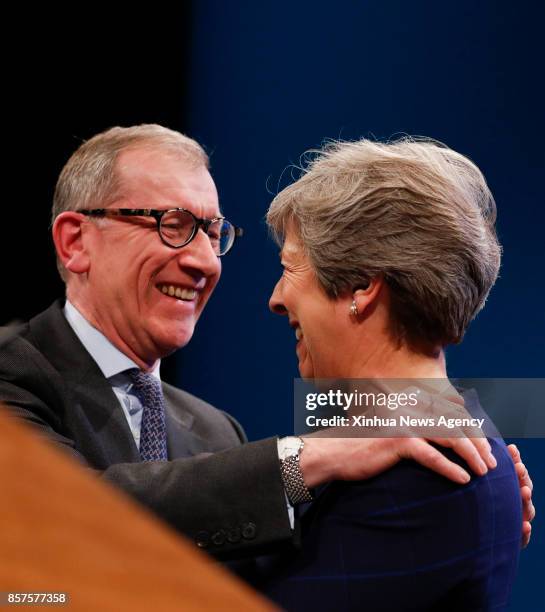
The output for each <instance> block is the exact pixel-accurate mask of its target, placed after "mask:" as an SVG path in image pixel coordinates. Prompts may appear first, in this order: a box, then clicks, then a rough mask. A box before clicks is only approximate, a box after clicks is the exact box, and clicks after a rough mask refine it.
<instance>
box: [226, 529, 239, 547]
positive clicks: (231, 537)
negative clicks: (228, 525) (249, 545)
mask: <svg viewBox="0 0 545 612" xmlns="http://www.w3.org/2000/svg"><path fill="white" fill-rule="evenodd" d="M241 537H242V534H241V533H240V529H239V528H238V527H233V529H229V531H228V532H227V540H228V541H229V542H231V544H236V542H240V539H241Z"/></svg>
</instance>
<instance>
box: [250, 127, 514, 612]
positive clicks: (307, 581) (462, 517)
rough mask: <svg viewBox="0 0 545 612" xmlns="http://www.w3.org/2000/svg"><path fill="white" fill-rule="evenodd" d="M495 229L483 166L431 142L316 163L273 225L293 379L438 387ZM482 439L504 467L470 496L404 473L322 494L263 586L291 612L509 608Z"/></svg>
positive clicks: (506, 488)
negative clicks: (295, 549) (292, 343)
mask: <svg viewBox="0 0 545 612" xmlns="http://www.w3.org/2000/svg"><path fill="white" fill-rule="evenodd" d="M495 218H496V208H495V203H494V200H493V197H492V194H491V193H490V190H489V189H488V186H487V184H486V181H485V179H484V177H483V175H482V174H481V172H480V171H479V169H478V168H477V167H476V166H475V165H474V164H473V163H472V162H471V161H469V160H468V159H467V158H465V157H463V156H462V155H460V154H458V153H456V152H454V151H452V150H450V149H448V148H446V147H444V146H443V145H441V144H439V143H436V142H433V141H427V140H414V139H409V138H404V139H401V140H398V141H396V142H392V143H387V144H381V143H376V142H371V141H368V140H361V141H358V142H349V143H334V144H332V145H330V146H327V147H326V148H325V150H323V151H321V152H319V153H318V155H317V157H316V158H315V159H314V160H313V161H312V162H311V163H310V165H309V167H308V168H307V169H306V170H305V172H304V173H303V175H302V176H301V178H300V179H299V180H298V181H296V182H295V183H294V184H292V185H290V186H289V187H287V188H286V189H284V190H283V191H282V192H281V193H279V194H278V195H277V196H276V198H275V199H274V201H273V202H272V204H271V207H270V209H269V212H268V215H267V222H268V224H269V227H270V228H271V230H272V231H273V233H274V235H275V237H276V238H277V239H278V241H279V243H280V244H281V246H282V265H283V267H284V272H283V275H282V277H281V279H280V280H279V281H278V283H277V285H276V287H275V289H274V292H273V294H272V297H271V299H270V307H271V309H272V310H273V311H274V312H276V313H278V314H283V315H287V316H288V317H289V323H290V325H291V326H292V327H293V328H294V329H295V334H296V337H297V348H296V352H297V356H298V359H299V371H300V373H301V376H302V377H303V378H335V379H337V378H344V379H347V378H350V379H376V378H380V379H386V378H397V379H435V380H436V381H437V380H441V379H442V380H443V381H445V383H446V382H447V372H446V365H445V359H444V352H443V349H444V347H445V346H447V345H448V344H455V343H459V342H461V340H462V338H463V336H464V333H465V331H466V329H467V326H468V325H469V323H470V321H471V320H472V319H473V318H474V317H475V315H476V314H477V313H478V312H479V311H480V310H481V308H482V307H483V305H484V303H485V300H486V298H487V296H488V293H489V291H490V289H491V287H492V285H493V284H494V282H495V280H496V278H497V275H498V270H499V266H500V253H501V249H500V245H499V243H498V240H497V237H496V233H495V229H494V223H495ZM465 399H466V404H467V401H468V398H467V397H466V398H465ZM477 408H478V406H477ZM490 443H491V445H492V448H493V452H494V455H495V457H496V459H497V462H498V467H497V468H496V470H493V471H492V472H491V473H490V475H487V476H484V477H481V478H476V479H474V480H473V481H472V482H471V483H469V484H468V485H463V486H462V485H455V484H453V483H450V482H448V481H444V480H441V479H440V478H437V477H436V476H435V475H434V474H432V473H431V472H426V471H425V470H423V469H421V468H420V467H419V466H417V465H416V464H413V463H411V462H405V463H401V464H399V465H398V466H396V467H394V468H393V469H391V470H390V471H389V472H387V473H385V474H383V475H381V476H378V477H376V478H373V479H371V480H368V481H365V482H362V483H353V484H349V483H334V484H332V485H329V486H327V487H325V488H324V489H322V490H321V491H318V492H316V500H315V502H314V503H313V504H312V506H311V507H310V509H309V510H308V511H307V512H306V513H305V514H304V516H303V518H302V525H303V527H302V538H303V546H302V549H301V552H300V553H298V554H295V555H293V556H292V557H290V558H289V559H284V560H282V563H280V564H279V566H278V567H279V569H277V570H276V571H273V572H272V574H269V576H270V575H272V576H273V578H270V579H269V580H268V582H267V583H266V584H265V585H264V586H263V585H261V588H264V590H265V592H266V593H268V595H269V596H270V597H272V598H273V599H274V600H276V601H277V602H279V603H280V604H281V605H283V606H284V607H286V608H287V609H288V610H292V609H293V610H317V611H322V610H368V611H370V612H375V611H377V610H392V611H393V610H395V611H401V610H419V611H421V610H442V611H444V610H456V611H462V610H463V611H464V612H467V611H469V610H489V609H494V610H501V609H504V608H505V607H506V606H507V602H508V597H509V593H510V590H511V585H512V582H513V579H514V576H515V571H516V567H517V562H518V551H519V544H520V524H521V503H520V494H519V485H518V482H517V475H516V473H515V470H514V469H513V464H512V462H511V459H510V457H509V453H508V451H507V449H506V447H505V445H504V443H503V441H502V440H501V439H491V440H490ZM446 454H448V452H447V453H446ZM303 457H304V449H303V450H302V451H301V461H303ZM449 457H453V458H454V455H450V454H449ZM348 469H349V468H348ZM307 484H308V483H307ZM269 571H270V568H269Z"/></svg>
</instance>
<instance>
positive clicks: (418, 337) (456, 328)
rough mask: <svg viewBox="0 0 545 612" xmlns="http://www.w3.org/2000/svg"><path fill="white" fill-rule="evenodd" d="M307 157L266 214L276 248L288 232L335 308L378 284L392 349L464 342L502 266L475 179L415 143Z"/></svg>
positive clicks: (440, 152)
mask: <svg viewBox="0 0 545 612" xmlns="http://www.w3.org/2000/svg"><path fill="white" fill-rule="evenodd" d="M310 153H312V154H314V157H313V158H312V159H311V161H310V162H309V163H308V164H307V166H306V168H304V169H303V173H302V175H301V177H300V178H299V179H298V180H297V181H296V182H295V183H293V184H291V185H290V186H288V187H286V188H285V189H284V190H283V191H281V192H280V193H279V194H278V195H277V196H276V197H275V198H274V200H273V202H272V204H271V206H270V208H269V211H268V213H267V223H268V225H269V227H270V228H271V230H272V232H273V235H274V237H275V239H276V240H277V241H278V242H279V244H281V243H282V242H283V237H284V235H285V231H286V227H287V224H288V223H290V222H291V223H293V224H294V227H295V228H296V229H297V231H298V232H299V237H300V240H301V242H302V245H303V247H304V249H305V252H306V254H307V256H308V257H309V260H310V262H311V263H312V265H313V267H314V269H315V272H316V275H317V278H318V280H319V282H320V283H321V285H322V286H323V288H324V289H325V291H326V292H327V294H328V295H329V296H331V297H332V298H335V297H337V296H338V295H340V294H342V293H344V292H348V291H349V292H352V291H354V290H355V289H356V288H358V287H361V286H364V285H365V284H366V283H367V282H368V281H369V280H370V279H371V278H373V277H377V276H379V275H381V276H382V277H383V278H384V279H385V281H386V283H387V285H388V286H389V288H390V294H391V331H392V332H393V334H394V337H395V338H396V339H397V340H398V341H403V340H405V341H408V342H409V343H411V344H414V343H416V344H421V343H422V342H425V343H432V344H437V343H441V344H443V345H445V344H449V343H457V342H460V341H461V339H462V337H463V335H464V332H465V330H466V328H467V326H468V324H469V322H470V321H471V320H472V319H473V317H475V315H476V314H477V312H479V310H480V309H481V308H482V307H483V305H484V303H485V300H486V297H487V296H488V293H489V291H490V289H491V288H492V285H493V284H494V282H495V280H496V278H497V275H498V270H499V266H500V256H501V247H500V245H499V243H498V239H497V236H496V232H495V228H494V224H495V221H496V205H495V202H494V198H493V197H492V194H491V192H490V189H489V188H488V185H487V184H486V181H485V178H484V176H483V175H482V173H481V171H480V170H479V169H478V168H477V166H476V165H475V164H474V163H473V162H471V161H470V160H469V159H467V158H466V157H464V156H463V155H460V154H459V153H456V152H455V151H453V150H452V149H449V148H448V147H446V146H445V145H443V144H441V143H439V142H436V141H432V140H427V139H420V138H419V139H415V138H410V137H403V138H401V139H399V140H396V141H392V142H387V143H379V142H373V141H370V140H366V139H362V140H359V141H356V142H333V143H329V144H327V145H326V146H325V147H324V148H323V149H322V150H321V151H312V152H310Z"/></svg>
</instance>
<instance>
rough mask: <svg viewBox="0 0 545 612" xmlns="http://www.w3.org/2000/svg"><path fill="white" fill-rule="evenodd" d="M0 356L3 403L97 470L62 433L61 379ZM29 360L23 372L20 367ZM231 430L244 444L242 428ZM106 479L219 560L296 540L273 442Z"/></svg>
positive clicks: (122, 468) (137, 466)
mask: <svg viewBox="0 0 545 612" xmlns="http://www.w3.org/2000/svg"><path fill="white" fill-rule="evenodd" d="M0 350H1V352H2V353H4V354H3V355H2V358H0V401H2V402H4V403H5V404H6V405H8V407H9V409H10V411H11V412H12V414H14V415H15V416H16V417H18V418H21V419H22V420H24V421H25V422H27V423H28V424H29V425H31V426H32V427H34V429H35V430H36V431H37V432H38V433H39V434H40V435H42V436H44V437H45V438H47V439H48V440H50V441H51V442H53V443H54V444H55V445H56V446H57V447H58V448H61V449H62V450H63V451H64V452H67V453H68V454H69V455H71V457H72V458H75V459H76V460H78V461H79V462H81V463H82V464H83V465H85V466H87V467H92V466H90V465H89V463H88V461H87V460H86V458H85V457H84V456H83V455H82V454H81V453H80V452H78V450H77V448H76V445H75V443H74V440H73V439H72V438H71V436H70V432H68V431H66V429H65V428H64V426H63V418H62V414H60V413H59V410H58V406H62V405H63V403H64V400H63V397H62V396H63V394H62V390H61V389H62V380H60V377H59V374H58V373H57V372H56V371H55V370H54V369H53V368H51V366H49V364H48V363H47V362H46V361H45V360H43V362H39V363H38V362H36V363H34V364H29V363H28V362H29V361H32V359H34V358H35V355H32V354H24V355H21V354H17V352H15V354H14V353H12V354H10V358H9V359H6V353H5V347H0ZM23 358H24V360H25V363H24V364H22V363H20V364H17V363H14V362H15V361H17V359H23ZM7 364H9V366H8V365H7ZM31 365H32V366H34V367H30V366H31ZM23 366H25V367H23ZM25 372H28V374H26V373H25ZM54 407H57V409H55V408H54ZM233 427H235V429H236V431H237V435H238V436H239V438H240V439H241V441H242V440H244V433H243V431H242V429H241V428H240V426H238V424H237V426H235V425H233ZM101 477H102V478H103V479H104V480H106V481H108V482H110V483H112V484H114V485H115V486H117V487H118V488H120V489H122V490H123V491H124V492H126V493H128V494H129V495H131V496H132V497H133V498H135V499H137V500H138V501H139V502H141V503H142V504H143V505H145V506H147V507H148V508H149V509H150V510H152V511H153V512H155V513H156V514H157V515H158V516H159V517H161V518H162V519H163V520H165V521H167V522H168V523H170V524H171V525H172V526H173V527H174V528H175V529H177V530H178V531H180V532H182V533H183V534H185V535H186V536H187V537H189V538H191V539H192V540H193V541H194V542H195V543H196V544H197V546H199V547H200V548H202V549H204V550H207V551H208V552H210V553H211V554H213V555H215V556H217V557H218V558H235V557H244V556H250V555H252V556H253V555H255V554H257V553H260V552H272V551H274V550H275V549H277V548H278V547H281V546H282V545H285V544H287V543H289V542H291V540H292V537H293V532H292V530H291V527H290V524H289V517H288V513H287V510H286V502H285V495H284V488H283V484H282V479H281V475H280V469H279V463H278V452H277V443H276V439H275V438H271V439H268V440H262V441H260V442H254V443H250V444H243V445H241V446H239V447H236V448H233V449H230V450H226V451H222V452H219V453H213V454H202V455H198V456H196V457H191V458H184V459H175V460H173V461H168V462H149V463H118V464H114V465H111V466H109V467H108V468H107V469H105V470H104V471H102V472H101Z"/></svg>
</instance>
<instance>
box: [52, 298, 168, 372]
mask: <svg viewBox="0 0 545 612" xmlns="http://www.w3.org/2000/svg"><path fill="white" fill-rule="evenodd" d="M63 312H64V316H65V317H66V320H67V321H68V324H69V325H70V327H71V328H72V329H73V330H74V333H75V334H76V336H77V337H78V338H79V340H80V342H81V343H82V344H83V346H84V347H85V348H86V349H87V352H88V353H89V354H90V355H91V357H92V358H93V359H94V360H95V361H96V362H97V365H98V367H99V368H100V370H101V371H102V373H103V374H104V376H105V377H106V378H111V377H112V376H115V375H117V374H120V373H122V372H125V371H126V370H128V369H130V368H136V369H139V367H138V366H137V365H136V363H134V361H133V360H132V359H130V358H129V357H127V355H125V353H122V352H121V351H120V350H119V349H118V348H117V347H116V346H114V345H113V344H112V343H111V342H110V341H109V340H108V338H106V336H105V335H104V334H103V333H102V332H100V331H98V329H96V327H93V326H92V325H91V324H90V323H89V321H87V319H86V318H85V317H84V316H83V315H82V314H81V313H80V312H79V310H78V309H77V308H76V307H75V306H74V305H73V304H71V303H70V302H69V301H68V300H66V304H65V306H64V309H63ZM160 366H161V360H160V359H158V360H157V363H156V364H155V367H154V368H153V370H151V372H150V374H151V375H152V376H155V378H157V380H161V376H160V374H159V368H160Z"/></svg>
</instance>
